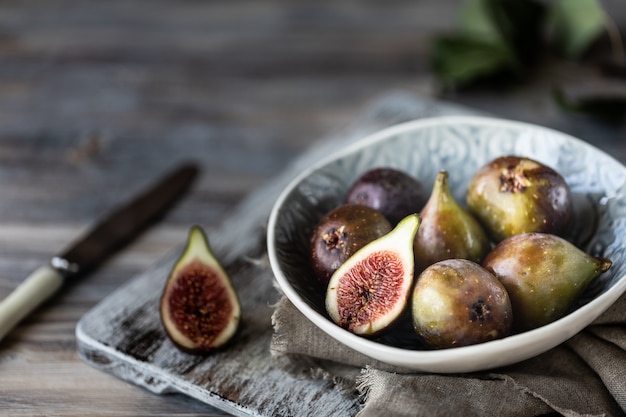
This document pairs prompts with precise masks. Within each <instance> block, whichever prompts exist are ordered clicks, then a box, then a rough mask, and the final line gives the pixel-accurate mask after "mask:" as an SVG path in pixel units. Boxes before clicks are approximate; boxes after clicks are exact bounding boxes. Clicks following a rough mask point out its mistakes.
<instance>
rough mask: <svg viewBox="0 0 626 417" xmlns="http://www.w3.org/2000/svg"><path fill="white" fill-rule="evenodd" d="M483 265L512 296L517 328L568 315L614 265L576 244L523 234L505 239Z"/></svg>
mask: <svg viewBox="0 0 626 417" xmlns="http://www.w3.org/2000/svg"><path fill="white" fill-rule="evenodd" d="M483 266H484V267H485V268H486V269H487V270H489V271H490V272H492V273H493V274H494V275H495V276H496V277H497V278H498V279H499V280H500V281H501V282H502V284H503V285H504V287H505V288H506V290H507V292H508V293H509V296H510V298H511V305H512V307H513V317H514V318H515V322H514V327H515V329H516V330H518V331H525V330H530V329H534V328H537V327H540V326H543V325H545V324H548V323H551V322H553V321H555V320H557V319H559V318H561V317H562V316H563V315H565V314H566V313H567V311H568V310H569V309H570V308H571V307H572V305H573V304H574V303H575V301H576V300H577V299H579V297H580V296H581V295H582V293H583V292H584V291H585V288H586V287H587V285H588V284H589V283H590V282H591V281H592V280H593V279H594V278H596V277H598V276H599V275H600V274H602V273H604V272H606V271H607V270H608V269H609V268H610V267H611V261H610V260H608V259H605V258H596V257H593V256H591V255H589V254H587V253H586V252H584V251H582V250H580V249H579V248H577V247H576V246H574V245H573V244H572V243H570V242H568V241H567V240H565V239H563V238H560V237H558V236H555V235H552V234H547V233H523V234H519V235H515V236H512V237H510V238H508V239H505V240H503V241H502V242H500V243H499V244H498V245H496V247H495V248H494V249H493V250H492V251H491V252H490V253H489V254H488V255H487V257H486V258H485V260H484V262H483Z"/></svg>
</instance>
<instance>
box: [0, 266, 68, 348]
mask: <svg viewBox="0 0 626 417" xmlns="http://www.w3.org/2000/svg"><path fill="white" fill-rule="evenodd" d="M62 283H63V276H62V275H61V273H60V272H59V271H57V270H56V269H54V268H52V267H51V266H42V267H40V268H39V269H37V270H35V271H34V272H33V273H32V274H30V275H29V276H28V278H26V279H25V280H24V282H22V283H21V284H20V285H18V286H17V288H15V290H13V292H12V293H11V294H9V295H8V296H7V297H6V298H5V299H4V300H2V301H1V302H0V340H2V339H3V338H4V336H6V334H7V333H9V332H10V331H11V329H13V327H15V325H17V324H18V323H19V322H20V321H21V320H22V319H23V318H24V317H26V316H27V315H28V314H30V313H31V312H32V311H33V310H34V309H35V308H37V306H39V305H40V304H41V303H43V302H44V301H45V300H47V299H48V298H49V297H50V296H51V295H52V294H54V293H55V292H56V291H57V290H58V289H59V288H60V287H61V284H62Z"/></svg>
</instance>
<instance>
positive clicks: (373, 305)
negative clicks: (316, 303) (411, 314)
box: [326, 214, 421, 336]
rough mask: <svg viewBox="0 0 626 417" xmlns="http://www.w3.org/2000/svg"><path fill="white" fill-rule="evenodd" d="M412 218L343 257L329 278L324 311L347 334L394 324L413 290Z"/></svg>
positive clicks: (372, 332)
mask: <svg viewBox="0 0 626 417" xmlns="http://www.w3.org/2000/svg"><path fill="white" fill-rule="evenodd" d="M420 221H421V220H420V217H419V215H418V214H411V215H409V216H407V217H405V218H404V219H402V220H401V221H400V223H398V225H397V226H396V227H395V228H394V229H393V230H392V231H391V232H389V233H387V234H385V235H384V236H382V237H380V238H378V239H376V240H374V241H372V242H370V243H368V244H367V245H365V246H363V247H362V248H361V249H359V250H358V251H357V252H355V253H354V254H353V255H352V256H351V257H350V258H348V259H347V260H346V261H345V262H344V263H343V264H342V265H341V266H340V267H339V268H338V269H337V270H336V271H335V273H334V274H333V275H332V277H331V279H330V282H329V284H328V289H327V291H326V311H327V312H328V315H329V316H330V318H331V319H332V320H333V321H334V322H335V323H337V324H338V325H339V326H341V327H343V328H345V329H347V330H348V331H350V332H352V333H355V334H359V335H364V336H374V335H377V334H379V333H381V332H382V331H384V330H385V329H387V328H389V326H390V325H391V324H393V323H395V322H396V320H397V319H398V318H399V317H400V316H401V315H402V312H403V311H404V310H405V308H406V305H407V301H408V298H409V294H410V291H411V287H412V286H413V273H414V259H413V239H414V238H415V233H416V232H417V229H418V228H419V225H420Z"/></svg>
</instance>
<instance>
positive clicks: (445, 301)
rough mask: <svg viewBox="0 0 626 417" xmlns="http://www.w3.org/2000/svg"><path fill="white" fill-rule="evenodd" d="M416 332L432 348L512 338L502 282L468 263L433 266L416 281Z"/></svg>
mask: <svg viewBox="0 0 626 417" xmlns="http://www.w3.org/2000/svg"><path fill="white" fill-rule="evenodd" d="M411 313H412V317H413V326H414V327H415V331H416V332H417V334H418V336H419V337H420V338H421V339H422V340H423V342H424V344H425V345H426V346H428V347H431V348H435V349H445V348H453V347H459V346H468V345H473V344H477V343H483V342H487V341H490V340H495V339H500V338H503V337H506V336H508V335H509V334H510V333H511V326H512V323H513V313H512V309H511V301H510V300H509V296H508V294H507V292H506V290H505V288H504V286H503V285H502V284H501V283H500V281H498V279H497V278H496V277H495V276H493V275H492V274H491V273H490V272H488V271H487V270H486V269H485V268H483V267H482V266H480V265H479V264H477V263H475V262H473V261H469V260H467V259H446V260H443V261H439V262H437V263H434V264H433V265H431V266H429V267H428V268H426V269H425V270H424V271H422V273H421V274H420V275H419V276H418V278H417V282H416V283H415V288H414V290H413V294H412V296H411Z"/></svg>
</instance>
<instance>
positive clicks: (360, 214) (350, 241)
mask: <svg viewBox="0 0 626 417" xmlns="http://www.w3.org/2000/svg"><path fill="white" fill-rule="evenodd" d="M391 229H392V226H391V223H389V221H388V220H387V218H386V217H385V216H383V214H382V213H380V212H379V211H378V210H375V209H373V208H371V207H368V206H363V205H359V204H343V205H341V206H339V207H337V208H335V209H333V210H331V211H330V212H329V213H327V214H326V215H325V216H324V217H323V218H322V219H321V220H320V221H319V222H318V224H317V225H316V227H315V229H314V231H313V235H312V237H311V243H310V247H311V248H310V257H311V266H312V269H313V274H314V275H315V278H316V279H317V281H318V282H319V283H320V284H321V285H322V286H323V287H324V289H325V288H326V285H327V284H328V280H330V277H331V275H332V274H333V272H335V271H336V270H337V268H339V266H340V265H341V264H342V263H344V262H345V261H346V259H348V258H349V257H350V256H351V255H352V254H353V253H354V252H356V251H357V250H359V249H360V248H362V247H363V246H365V245H366V244H367V243H369V242H371V241H372V240H374V239H377V238H379V237H381V236H383V235H385V234H387V233H389V232H390V231H391Z"/></svg>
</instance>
